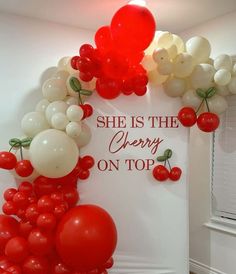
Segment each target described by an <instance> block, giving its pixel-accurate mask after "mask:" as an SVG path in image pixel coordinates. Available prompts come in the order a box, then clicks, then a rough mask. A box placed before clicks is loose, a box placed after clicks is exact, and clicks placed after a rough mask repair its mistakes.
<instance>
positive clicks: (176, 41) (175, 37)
mask: <svg viewBox="0 0 236 274" xmlns="http://www.w3.org/2000/svg"><path fill="white" fill-rule="evenodd" d="M172 36H173V44H174V45H176V47H177V50H178V53H182V52H184V49H185V46H184V42H183V40H182V39H181V38H180V37H179V36H178V35H176V34H172Z"/></svg>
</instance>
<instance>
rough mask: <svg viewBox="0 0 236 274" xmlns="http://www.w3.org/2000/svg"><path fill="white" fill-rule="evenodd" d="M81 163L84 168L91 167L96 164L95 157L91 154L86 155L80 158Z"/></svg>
mask: <svg viewBox="0 0 236 274" xmlns="http://www.w3.org/2000/svg"><path fill="white" fill-rule="evenodd" d="M79 165H80V167H81V168H82V169H84V170H87V169H90V168H92V167H93V166H94V158H93V157H92V156H90V155H86V156H84V157H83V158H81V159H80V161H79Z"/></svg>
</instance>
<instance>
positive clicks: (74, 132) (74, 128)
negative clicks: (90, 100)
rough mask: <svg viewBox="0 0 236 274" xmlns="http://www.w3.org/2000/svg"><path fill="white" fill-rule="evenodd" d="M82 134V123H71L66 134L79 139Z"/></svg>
mask: <svg viewBox="0 0 236 274" xmlns="http://www.w3.org/2000/svg"><path fill="white" fill-rule="evenodd" d="M81 132H82V127H81V124H80V123H77V122H70V123H69V124H68V125H67V126H66V133H67V135H68V136H70V137H71V138H78V137H79V136H80V134H81Z"/></svg>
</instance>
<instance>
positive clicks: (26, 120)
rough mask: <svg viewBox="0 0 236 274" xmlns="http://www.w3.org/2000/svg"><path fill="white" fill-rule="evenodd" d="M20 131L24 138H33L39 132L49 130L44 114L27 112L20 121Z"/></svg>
mask: <svg viewBox="0 0 236 274" xmlns="http://www.w3.org/2000/svg"><path fill="white" fill-rule="evenodd" d="M21 128H22V131H23V132H24V134H25V135H26V136H29V137H34V136H35V135H37V134H38V133H39V132H41V131H43V130H45V129H48V128H50V126H49V124H48V122H47V120H46V118H45V115H44V113H42V112H29V113H27V114H25V116H24V117H23V119H22V121H21Z"/></svg>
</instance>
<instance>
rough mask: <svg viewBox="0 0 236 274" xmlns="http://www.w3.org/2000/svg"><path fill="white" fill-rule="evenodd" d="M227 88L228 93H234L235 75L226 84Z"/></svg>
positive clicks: (235, 88)
mask: <svg viewBox="0 0 236 274" xmlns="http://www.w3.org/2000/svg"><path fill="white" fill-rule="evenodd" d="M228 89H229V91H230V93H232V94H236V76H234V77H232V78H231V80H230V82H229V84H228Z"/></svg>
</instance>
